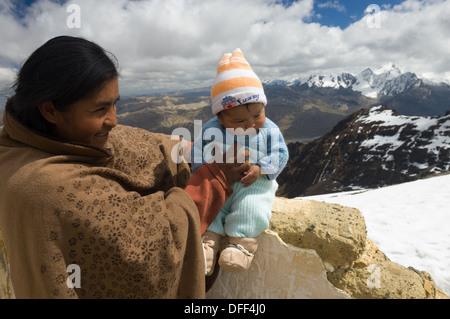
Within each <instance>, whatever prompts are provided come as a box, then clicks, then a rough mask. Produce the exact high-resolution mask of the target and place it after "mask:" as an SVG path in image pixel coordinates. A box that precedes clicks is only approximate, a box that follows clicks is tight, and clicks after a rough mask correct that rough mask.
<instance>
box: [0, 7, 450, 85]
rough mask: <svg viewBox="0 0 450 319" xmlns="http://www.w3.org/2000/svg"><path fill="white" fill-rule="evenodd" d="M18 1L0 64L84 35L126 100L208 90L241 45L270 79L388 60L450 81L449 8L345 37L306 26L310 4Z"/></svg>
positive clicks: (8, 15)
mask: <svg viewBox="0 0 450 319" xmlns="http://www.w3.org/2000/svg"><path fill="white" fill-rule="evenodd" d="M1 1H2V2H1ZM11 1H12V0H0V2H1V3H2V4H0V42H1V43H2V45H1V46H0V67H2V68H9V69H11V68H12V67H13V66H12V65H20V64H21V63H22V62H23V61H24V60H25V59H26V57H27V56H28V55H29V54H31V52H32V51H33V50H34V49H35V48H37V47H38V46H39V45H41V44H43V43H44V42H45V41H46V40H48V39H50V38H51V37H53V36H56V35H61V34H69V35H75V36H82V37H85V38H87V39H90V40H93V41H95V42H97V43H99V44H100V45H102V46H103V47H104V48H106V49H107V50H109V51H111V52H112V53H114V54H115V55H116V56H117V58H118V59H119V63H120V67H121V73H122V78H121V90H122V93H124V94H127V93H131V92H148V91H150V90H153V89H164V90H170V89H179V88H189V87H191V88H193V87H199V86H207V85H210V84H211V83H212V81H213V78H214V76H215V72H216V65H217V62H218V61H219V60H220V58H221V57H222V55H223V54H224V53H226V52H230V51H232V50H234V49H235V48H237V47H240V48H241V49H242V51H243V52H244V54H245V56H246V57H247V59H248V60H249V61H250V64H251V65H252V66H253V68H254V69H255V71H256V72H257V74H258V75H259V76H260V77H261V79H263V80H270V79H274V78H283V77H286V78H294V77H296V76H299V75H303V74H308V73H313V72H343V71H348V72H359V71H361V70H362V69H364V68H366V67H378V66H379V65H381V64H384V63H387V62H394V63H396V64H398V65H401V66H402V67H403V69H405V70H408V71H412V72H417V73H419V74H425V73H426V74H427V75H428V76H432V77H438V76H440V77H442V76H445V75H446V74H447V75H448V74H450V63H449V62H450V61H449V59H450V58H449V57H450V47H449V46H450V45H449V44H448V41H447V39H448V34H450V32H449V31H450V22H449V21H448V19H447V17H448V16H449V14H450V2H449V1H442V0H440V1H418V0H408V1H405V2H404V3H402V4H401V5H398V6H394V7H392V8H391V7H389V8H388V10H383V11H381V14H382V21H381V28H379V29H370V28H369V27H368V26H367V21H366V17H365V18H363V19H361V20H360V21H356V22H355V23H354V24H352V25H351V26H350V27H348V28H347V29H345V30H341V29H339V28H331V27H326V26H321V25H320V24H318V23H308V22H307V21H309V20H310V17H311V16H313V15H314V14H315V13H314V1H313V0H300V1H298V2H294V3H293V4H292V5H291V6H289V7H284V6H283V5H281V4H279V3H278V1H275V0H252V1H242V0H227V1H224V0H208V1H204V0H165V1H131V0H108V1H105V0H97V1H92V0H76V1H74V2H67V3H64V4H59V3H56V2H54V1H50V0H40V1H37V2H36V3H35V4H34V5H33V6H32V7H31V8H30V9H29V11H28V12H26V14H25V16H24V17H23V18H22V19H20V20H19V19H17V18H14V16H13V14H12V9H11V8H12V5H11V3H12V2H11ZM70 3H76V4H77V5H79V7H80V9H81V16H80V17H81V28H80V29H69V28H68V27H67V25H66V20H67V18H68V16H69V15H70V13H67V12H66V9H67V6H68V5H69V4H70ZM329 4H339V3H338V2H337V1H329ZM0 85H1V83H0Z"/></svg>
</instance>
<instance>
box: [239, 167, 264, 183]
mask: <svg viewBox="0 0 450 319" xmlns="http://www.w3.org/2000/svg"><path fill="white" fill-rule="evenodd" d="M244 175H245V176H244V177H242V178H241V181H240V182H241V183H243V184H244V187H249V186H250V185H252V184H253V183H254V182H256V180H257V179H258V178H259V176H260V175H261V167H259V166H258V165H252V167H250V169H249V170H248V171H246V172H244Z"/></svg>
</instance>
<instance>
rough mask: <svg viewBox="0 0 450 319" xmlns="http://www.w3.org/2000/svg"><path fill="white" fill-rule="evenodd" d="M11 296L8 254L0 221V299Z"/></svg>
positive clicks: (12, 296) (12, 291)
mask: <svg viewBox="0 0 450 319" xmlns="http://www.w3.org/2000/svg"><path fill="white" fill-rule="evenodd" d="M12 298H15V294H14V289H13V287H12V283H11V274H10V271H9V264H8V254H7V253H6V247H5V241H4V240H3V235H2V225H1V223H0V299H12Z"/></svg>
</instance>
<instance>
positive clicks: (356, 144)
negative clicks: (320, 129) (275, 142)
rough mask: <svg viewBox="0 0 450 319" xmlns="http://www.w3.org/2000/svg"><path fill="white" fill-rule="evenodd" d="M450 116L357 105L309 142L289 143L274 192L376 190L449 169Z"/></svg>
mask: <svg viewBox="0 0 450 319" xmlns="http://www.w3.org/2000/svg"><path fill="white" fill-rule="evenodd" d="M449 127H450V115H446V116H435V117H425V116H422V117H419V116H403V115H399V114H397V113H396V112H395V111H394V110H392V109H389V108H387V107H385V106H377V107H372V108H370V109H368V110H365V109H362V110H360V111H357V112H355V113H353V114H352V115H350V116H348V117H347V118H345V119H343V120H342V121H340V122H339V123H338V124H336V126H335V127H334V128H333V130H331V132H329V133H328V134H326V135H324V136H322V137H321V138H318V139H316V140H314V141H311V142H309V143H298V142H297V143H290V144H288V149H289V161H288V163H287V165H286V167H285V169H284V170H283V172H281V174H280V176H279V177H278V178H277V181H278V184H280V187H279V189H278V191H277V195H278V196H283V197H288V198H295V197H299V196H309V195H318V194H327V193H334V192H342V191H350V190H355V189H361V188H377V187H381V186H386V185H393V184H399V183H404V182H409V181H414V180H418V179H422V178H425V177H428V176H433V175H435V174H438V173H445V172H448V171H449V169H450V146H449V143H448V141H449V140H450V130H449Z"/></svg>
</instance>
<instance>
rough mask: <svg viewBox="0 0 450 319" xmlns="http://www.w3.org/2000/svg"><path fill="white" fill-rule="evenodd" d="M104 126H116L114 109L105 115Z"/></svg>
mask: <svg viewBox="0 0 450 319" xmlns="http://www.w3.org/2000/svg"><path fill="white" fill-rule="evenodd" d="M105 125H107V126H109V127H116V126H117V117H116V107H113V108H112V109H111V110H110V111H109V112H108V114H107V115H106V118H105Z"/></svg>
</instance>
